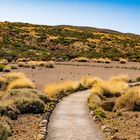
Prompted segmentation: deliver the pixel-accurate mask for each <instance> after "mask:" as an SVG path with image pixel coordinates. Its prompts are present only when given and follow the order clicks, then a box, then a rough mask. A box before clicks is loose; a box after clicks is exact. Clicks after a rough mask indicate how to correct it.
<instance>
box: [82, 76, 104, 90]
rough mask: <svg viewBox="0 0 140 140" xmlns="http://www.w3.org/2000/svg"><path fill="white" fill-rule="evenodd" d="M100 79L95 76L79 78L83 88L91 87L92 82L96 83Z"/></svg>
mask: <svg viewBox="0 0 140 140" xmlns="http://www.w3.org/2000/svg"><path fill="white" fill-rule="evenodd" d="M100 81H102V80H101V79H100V78H97V77H93V78H83V79H82V80H81V84H82V85H83V86H84V87H85V88H91V87H92V86H93V85H94V84H96V83H97V82H100Z"/></svg>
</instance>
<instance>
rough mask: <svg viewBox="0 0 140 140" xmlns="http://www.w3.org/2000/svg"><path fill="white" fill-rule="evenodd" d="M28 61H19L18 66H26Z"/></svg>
mask: <svg viewBox="0 0 140 140" xmlns="http://www.w3.org/2000/svg"><path fill="white" fill-rule="evenodd" d="M25 66H26V63H25V62H18V67H25Z"/></svg>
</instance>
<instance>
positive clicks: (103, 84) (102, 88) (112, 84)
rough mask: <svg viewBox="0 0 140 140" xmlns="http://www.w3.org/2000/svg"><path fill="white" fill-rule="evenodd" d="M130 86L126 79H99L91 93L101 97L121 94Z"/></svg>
mask: <svg viewBox="0 0 140 140" xmlns="http://www.w3.org/2000/svg"><path fill="white" fill-rule="evenodd" d="M127 88H128V84H127V82H125V81H123V80H122V81H121V80H120V81H117V80H109V81H103V80H102V81H98V82H97V83H95V84H94V86H93V88H92V90H91V93H92V94H96V95H99V96H101V97H104V96H105V97H114V96H120V95H121V94H122V93H123V91H124V90H126V89H127Z"/></svg>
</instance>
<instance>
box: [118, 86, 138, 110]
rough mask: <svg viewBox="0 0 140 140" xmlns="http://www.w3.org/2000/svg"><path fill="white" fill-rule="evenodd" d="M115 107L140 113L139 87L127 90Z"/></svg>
mask: <svg viewBox="0 0 140 140" xmlns="http://www.w3.org/2000/svg"><path fill="white" fill-rule="evenodd" d="M116 107H117V108H119V109H126V110H132V111H140V86H137V87H132V88H129V89H128V90H126V91H125V92H124V94H123V95H122V96H121V97H119V98H118V99H117V101H116Z"/></svg>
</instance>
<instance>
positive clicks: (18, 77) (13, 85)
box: [0, 72, 35, 90]
mask: <svg viewBox="0 0 140 140" xmlns="http://www.w3.org/2000/svg"><path fill="white" fill-rule="evenodd" d="M21 88H31V89H34V88H35V85H34V84H33V82H32V81H31V80H29V79H28V78H27V77H26V76H25V74H24V73H16V72H13V73H8V74H6V75H4V76H2V77H0V90H11V89H21Z"/></svg>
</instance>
